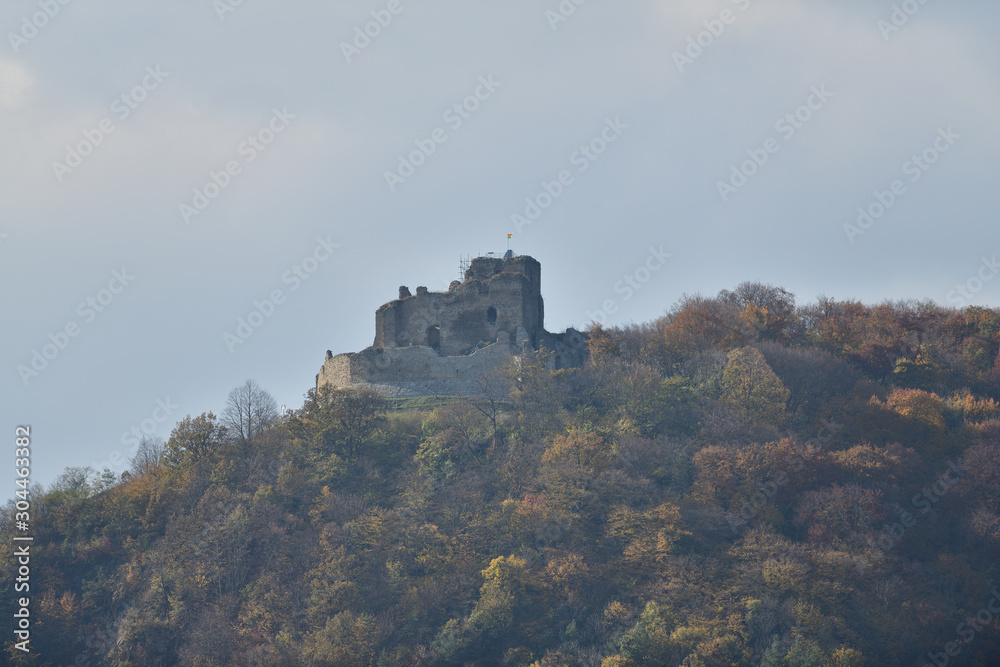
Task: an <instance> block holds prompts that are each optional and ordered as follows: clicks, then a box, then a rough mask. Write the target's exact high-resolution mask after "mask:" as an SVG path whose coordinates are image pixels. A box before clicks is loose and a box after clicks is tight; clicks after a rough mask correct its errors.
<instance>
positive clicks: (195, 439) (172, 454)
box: [166, 412, 226, 465]
mask: <svg viewBox="0 0 1000 667" xmlns="http://www.w3.org/2000/svg"><path fill="white" fill-rule="evenodd" d="M225 439H226V427H225V426H222V425H221V424H220V423H219V421H218V419H217V418H216V416H215V415H214V414H213V413H211V412H203V413H201V414H200V415H198V416H197V417H194V418H192V417H191V415H188V416H186V417H185V418H184V419H182V420H181V421H179V422H178V423H177V426H175V427H174V430H173V431H171V432H170V439H169V440H167V451H166V460H167V461H169V462H170V463H173V464H175V465H176V464H179V463H183V462H185V461H190V460H200V459H203V458H205V457H207V456H208V455H209V454H211V453H212V452H214V451H215V450H216V449H218V447H219V445H221V444H222V443H223V442H225Z"/></svg>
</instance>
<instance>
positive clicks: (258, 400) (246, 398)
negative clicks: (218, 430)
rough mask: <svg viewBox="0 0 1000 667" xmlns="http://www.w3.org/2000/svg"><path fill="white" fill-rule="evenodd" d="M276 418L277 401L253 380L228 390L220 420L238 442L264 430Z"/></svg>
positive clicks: (243, 441) (244, 440)
mask: <svg viewBox="0 0 1000 667" xmlns="http://www.w3.org/2000/svg"><path fill="white" fill-rule="evenodd" d="M277 418H278V403H277V401H275V400H274V397H273V396H271V394H269V393H268V392H267V391H265V390H264V389H263V388H262V387H261V386H260V385H259V384H257V383H256V382H254V381H253V380H247V381H246V382H244V383H243V384H241V385H240V386H239V387H236V388H235V389H233V390H232V391H231V392H229V398H227V399H226V409H225V410H224V411H223V413H222V422H223V423H224V424H225V425H226V426H227V427H228V428H229V431H230V432H231V433H232V434H233V435H234V436H235V437H236V439H237V440H238V441H239V442H240V443H245V442H247V441H248V440H250V439H251V438H253V437H254V436H256V435H259V434H260V433H263V432H264V429H266V428H267V427H268V425H269V424H270V423H271V422H273V421H274V420H275V419H277Z"/></svg>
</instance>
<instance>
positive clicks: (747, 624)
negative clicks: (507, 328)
mask: <svg viewBox="0 0 1000 667" xmlns="http://www.w3.org/2000/svg"><path fill="white" fill-rule="evenodd" d="M585 334H586V345H587V348H588V350H587V352H588V354H587V358H586V362H585V363H583V364H582V365H580V366H578V367H571V368H554V367H553V364H551V363H550V358H551V357H550V354H551V350H549V349H547V348H546V346H545V345H544V341H542V342H541V343H540V344H539V345H538V347H537V349H527V348H526V349H525V350H524V353H523V354H520V355H518V356H513V357H511V359H510V361H509V362H508V363H506V364H505V365H502V366H500V367H498V368H496V369H495V370H493V371H491V372H489V373H487V374H484V375H481V376H478V377H475V378H471V377H470V378H463V379H464V380H467V381H468V382H472V383H474V384H475V386H476V389H475V391H472V392H470V393H468V394H466V395H460V396H449V397H446V398H435V397H430V396H425V397H411V398H407V399H405V400H392V399H390V398H387V397H386V396H385V395H384V394H383V393H380V392H378V391H375V390H372V389H369V388H365V387H352V388H336V387H332V386H319V387H314V388H312V389H310V390H309V391H308V392H307V393H306V397H305V401H304V404H303V406H302V407H301V408H300V409H297V410H293V411H291V412H289V413H286V414H278V413H277V412H276V411H275V409H274V406H273V399H270V397H269V396H268V395H267V393H266V391H264V390H263V389H261V388H260V387H256V385H254V384H253V383H252V382H249V383H247V384H246V385H243V386H242V387H239V388H237V389H236V390H234V392H233V394H231V395H230V402H229V407H228V409H227V411H226V412H225V413H224V414H223V415H220V416H216V415H214V414H212V413H204V414H202V415H198V416H190V415H189V416H188V417H186V418H185V419H183V420H181V421H180V422H179V423H178V424H177V426H176V427H175V428H174V430H173V433H172V434H171V437H170V439H169V440H168V441H167V442H166V443H157V442H155V441H146V442H144V444H143V447H142V449H141V450H140V453H139V455H138V456H137V457H136V459H135V460H134V461H133V464H132V469H131V470H130V471H129V473H128V474H127V475H125V476H123V478H122V479H114V478H113V477H108V476H103V477H102V476H100V475H98V474H96V473H94V472H93V471H89V470H86V469H83V470H80V469H71V470H68V471H67V472H66V474H64V475H63V476H62V477H61V478H60V480H59V481H58V482H57V483H56V484H54V485H53V486H52V487H51V488H50V489H47V490H42V489H37V490H35V492H34V495H33V497H32V503H33V512H34V516H33V517H32V521H33V529H34V537H35V542H34V545H33V547H32V548H33V556H32V558H33V567H34V571H33V579H32V582H33V590H32V591H31V595H32V597H33V600H34V602H33V607H32V614H33V617H32V618H33V625H32V628H33V631H32V632H33V635H32V646H33V647H34V648H35V650H37V651H38V652H39V655H38V656H35V657H31V658H28V657H25V656H23V655H22V654H21V653H20V652H19V651H17V650H15V649H14V648H13V640H11V639H7V640H6V642H5V646H4V649H5V655H6V656H7V657H8V660H9V661H10V663H11V664H25V665H28V664H30V665H64V664H77V665H82V664H102V665H105V664H106V665H116V666H117V665H121V666H124V665H175V664H176V665H191V666H199V667H208V666H223V665H276V666H277V665H330V666H337V667H341V666H350V665H358V666H376V665H377V666H379V667H395V666H399V667H402V666H404V665H482V666H486V665H532V666H537V667H557V666H563V665H595V666H598V665H599V666H602V667H626V666H639V665H651V666H654V665H678V664H685V665H689V666H699V667H702V666H703V667H716V666H719V667H721V666H742V665H754V666H756V665H765V666H767V667H776V666H782V667H793V666H794V667H813V666H814V667H824V666H838V667H860V666H861V665H897V664H898V665H913V664H925V663H927V664H966V665H993V664H1000V631H998V629H997V624H996V623H995V620H994V619H995V615H994V614H993V613H992V612H991V611H990V610H991V609H992V608H993V607H994V606H995V602H994V599H995V598H996V599H997V600H1000V595H998V594H997V592H996V591H997V586H998V585H1000V571H998V569H997V565H996V563H997V562H998V557H1000V463H998V462H1000V403H998V400H1000V356H998V352H1000V311H998V310H996V309H986V308H979V307H968V308H965V309H962V310H958V309H951V308H944V307H940V306H937V305H935V304H933V303H929V302H926V303H909V302H907V303H882V304H878V305H866V304H862V303H858V302H853V301H836V300H834V299H827V298H822V299H820V300H818V301H817V302H816V303H812V304H808V305H797V304H796V302H795V300H794V298H793V296H792V295H791V294H789V293H788V292H786V291H785V290H782V289H781V288H777V287H772V286H769V285H761V284H758V283H744V284H742V285H740V286H738V287H736V288H735V289H734V290H732V291H728V290H727V291H723V292H721V293H720V294H718V295H717V296H715V297H702V296H694V297H687V298H685V299H683V300H682V301H681V302H680V303H678V304H676V305H675V306H674V307H673V308H672V309H671V310H670V311H669V313H668V314H667V315H666V316H665V317H663V318H662V319H660V320H657V321H655V322H649V323H645V324H641V325H635V326H628V327H620V328H603V327H601V326H598V325H594V326H592V327H591V328H590V329H589V330H588V331H587V332H585ZM0 530H2V531H3V533H4V535H3V537H2V539H0V545H3V546H0V549H3V550H4V552H5V553H4V555H3V559H2V561H0V562H2V563H3V565H4V567H5V568H6V570H7V575H8V577H10V578H11V579H12V578H13V575H12V573H13V572H14V570H13V568H14V567H15V565H14V563H16V560H15V558H14V556H13V549H14V547H13V546H11V545H12V544H13V543H12V541H11V539H10V537H11V534H12V533H14V532H15V531H14V526H13V508H12V507H9V508H8V511H7V512H5V513H4V514H3V523H2V525H0ZM14 595H15V594H14V593H13V592H12V591H11V590H10V589H8V592H7V597H8V603H9V605H10V607H9V608H12V607H13V606H14V600H13V598H14ZM987 616H988V618H987ZM977 619H978V620H977ZM6 623H7V624H8V626H9V624H10V623H11V620H10V619H8V621H6ZM12 636H13V634H12V632H11V631H10V629H8V630H7V632H6V633H5V637H6V638H10V637H12Z"/></svg>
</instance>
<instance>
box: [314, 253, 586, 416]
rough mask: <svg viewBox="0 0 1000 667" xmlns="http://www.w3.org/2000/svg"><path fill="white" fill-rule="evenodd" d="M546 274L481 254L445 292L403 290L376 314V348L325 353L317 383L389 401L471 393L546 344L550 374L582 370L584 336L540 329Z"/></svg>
mask: <svg viewBox="0 0 1000 667" xmlns="http://www.w3.org/2000/svg"><path fill="white" fill-rule="evenodd" d="M541 275H542V268H541V264H539V263H538V262H537V261H536V260H535V259H533V258H531V257H527V256H521V257H518V256H513V255H510V256H505V257H504V258H502V259H501V258H497V257H477V258H476V259H474V260H472V263H471V265H470V266H469V268H468V270H467V271H466V272H465V280H463V281H461V282H459V281H454V282H452V284H451V286H450V287H449V289H448V291H447V292H431V291H429V290H428V289H427V288H426V287H417V289H416V294H413V293H411V292H410V290H409V288H407V287H405V286H403V287H400V288H399V298H398V299H396V300H394V301H390V302H389V303H387V304H385V305H384V306H382V307H381V308H379V309H378V311H376V313H375V342H374V344H373V345H372V347H370V348H368V349H366V350H363V351H361V352H353V353H349V354H338V355H336V356H334V355H333V353H332V352H329V351H328V352H327V353H326V361H325V363H324V364H323V367H322V368H321V369H320V372H319V374H318V375H317V376H316V386H317V388H319V387H323V386H330V387H334V388H338V389H343V388H348V387H357V386H367V387H374V388H377V389H379V390H380V391H384V392H385V393H386V394H387V395H389V396H390V397H397V396H428V395H447V394H468V393H473V392H475V391H476V380H477V378H478V377H479V376H481V375H482V374H484V373H486V372H489V371H491V370H493V369H495V368H497V367H498V366H501V365H502V364H503V363H505V362H506V361H507V360H508V359H510V358H511V357H512V356H515V357H516V356H519V355H524V354H534V352H535V351H537V350H538V349H540V348H541V347H545V348H547V349H548V350H549V351H551V352H553V355H552V356H551V357H550V359H549V362H548V365H549V368H551V369H553V370H556V369H560V368H573V367H578V366H582V365H583V363H584V360H585V359H586V355H587V345H586V337H585V336H584V335H583V334H581V333H580V332H579V331H576V330H574V329H569V330H567V331H566V332H565V333H561V334H553V333H549V332H547V331H546V330H545V328H544V326H543V325H544V318H545V311H544V304H543V302H542V291H541Z"/></svg>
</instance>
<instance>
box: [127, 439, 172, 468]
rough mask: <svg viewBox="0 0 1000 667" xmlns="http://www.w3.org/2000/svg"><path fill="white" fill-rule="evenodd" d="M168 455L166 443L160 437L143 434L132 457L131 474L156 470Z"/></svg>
mask: <svg viewBox="0 0 1000 667" xmlns="http://www.w3.org/2000/svg"><path fill="white" fill-rule="evenodd" d="M165 455H166V444H165V443H164V442H163V440H162V439H160V438H154V437H149V436H146V435H144V436H142V440H140V441H139V449H138V450H136V452H135V456H133V457H132V461H131V464H132V465H131V470H130V474H132V475H146V474H148V473H151V472H153V471H155V470H156V469H157V468H159V467H160V466H161V465H162V464H163V458H164V456H165Z"/></svg>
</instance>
